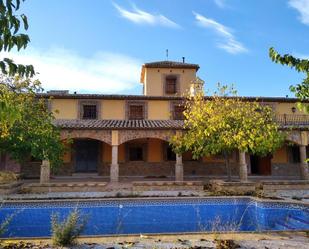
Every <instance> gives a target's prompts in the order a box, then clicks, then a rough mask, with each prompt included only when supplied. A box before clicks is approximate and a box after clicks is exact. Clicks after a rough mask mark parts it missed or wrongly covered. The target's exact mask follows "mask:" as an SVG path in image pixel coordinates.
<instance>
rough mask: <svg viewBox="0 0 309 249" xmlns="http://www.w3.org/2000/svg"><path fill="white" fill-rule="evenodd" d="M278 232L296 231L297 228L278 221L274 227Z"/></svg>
mask: <svg viewBox="0 0 309 249" xmlns="http://www.w3.org/2000/svg"><path fill="white" fill-rule="evenodd" d="M274 228H275V229H276V230H296V229H297V228H295V227H294V226H291V225H290V224H286V223H284V222H282V221H278V222H277V223H276V224H275V227H274Z"/></svg>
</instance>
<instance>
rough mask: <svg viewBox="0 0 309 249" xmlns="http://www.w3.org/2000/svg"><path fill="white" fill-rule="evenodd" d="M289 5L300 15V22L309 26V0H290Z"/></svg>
mask: <svg viewBox="0 0 309 249" xmlns="http://www.w3.org/2000/svg"><path fill="white" fill-rule="evenodd" d="M289 5H290V6H291V7H292V8H294V9H296V10H297V11H298V12H299V14H300V17H299V19H300V21H301V22H302V23H303V24H306V25H309V0H289Z"/></svg>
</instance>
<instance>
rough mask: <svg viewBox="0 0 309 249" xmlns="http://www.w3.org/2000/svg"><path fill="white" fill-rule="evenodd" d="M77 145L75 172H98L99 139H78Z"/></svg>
mask: <svg viewBox="0 0 309 249" xmlns="http://www.w3.org/2000/svg"><path fill="white" fill-rule="evenodd" d="M74 145H75V172H76V173H91V172H97V165H98V158H99V141H96V140H76V141H74Z"/></svg>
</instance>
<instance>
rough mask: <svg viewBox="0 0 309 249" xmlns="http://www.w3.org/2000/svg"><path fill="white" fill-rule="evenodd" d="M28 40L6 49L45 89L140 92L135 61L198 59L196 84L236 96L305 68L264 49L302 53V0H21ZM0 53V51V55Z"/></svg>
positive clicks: (267, 91)
mask: <svg viewBox="0 0 309 249" xmlns="http://www.w3.org/2000/svg"><path fill="white" fill-rule="evenodd" d="M19 13H25V14H26V15H27V16H28V19H29V30H28V34H29V36H30V39H31V43H30V44H29V46H28V47H27V49H26V50H25V51H22V52H19V53H17V52H12V53H10V54H9V55H7V54H2V56H9V57H11V58H14V60H15V61H16V62H19V63H25V64H33V65H34V66H35V69H36V71H38V72H39V74H38V75H37V77H38V78H39V79H40V80H41V82H42V84H43V87H44V88H45V90H51V89H58V90H59V89H63V90H66V89H67V90H70V91H71V92H73V91H76V92H78V93H106V94H141V93H142V85H141V84H140V83H139V81H140V70H141V66H142V64H143V63H146V62H152V61H160V60H166V49H168V51H169V53H168V54H169V55H168V59H169V60H173V61H181V60H182V57H185V58H186V62H188V63H196V64H199V65H200V69H199V71H198V76H199V77H200V78H202V79H203V80H204V81H205V89H206V90H208V89H209V90H210V92H211V91H213V90H215V88H216V84H217V83H218V82H220V83H221V84H227V85H230V84H233V85H234V86H235V88H236V89H237V90H238V94H239V95H242V96H278V97H285V96H286V95H289V96H290V97H292V96H293V94H292V93H291V92H290V91H289V86H290V85H292V84H296V83H299V82H301V80H302V78H304V75H303V74H301V73H297V72H296V71H294V70H293V69H290V68H288V67H286V66H282V65H278V64H275V63H273V62H271V60H270V59H269V56H268V50H269V48H270V47H275V49H276V50H277V51H279V52H280V53H283V54H285V53H289V54H292V55H294V56H298V57H301V58H309V46H308V45H309V0H147V1H146V0H113V1H112V0H91V1H89V0H65V1H64V0H52V1H50V0H49V1H48V0H26V1H25V2H24V3H23V4H22V6H21V10H20V12H19ZM2 56H1V57H2Z"/></svg>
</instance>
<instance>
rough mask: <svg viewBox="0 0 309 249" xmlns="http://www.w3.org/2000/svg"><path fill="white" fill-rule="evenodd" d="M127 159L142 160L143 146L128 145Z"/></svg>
mask: <svg viewBox="0 0 309 249" xmlns="http://www.w3.org/2000/svg"><path fill="white" fill-rule="evenodd" d="M129 160H130V161H143V160H144V150H143V146H130V147H129Z"/></svg>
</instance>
